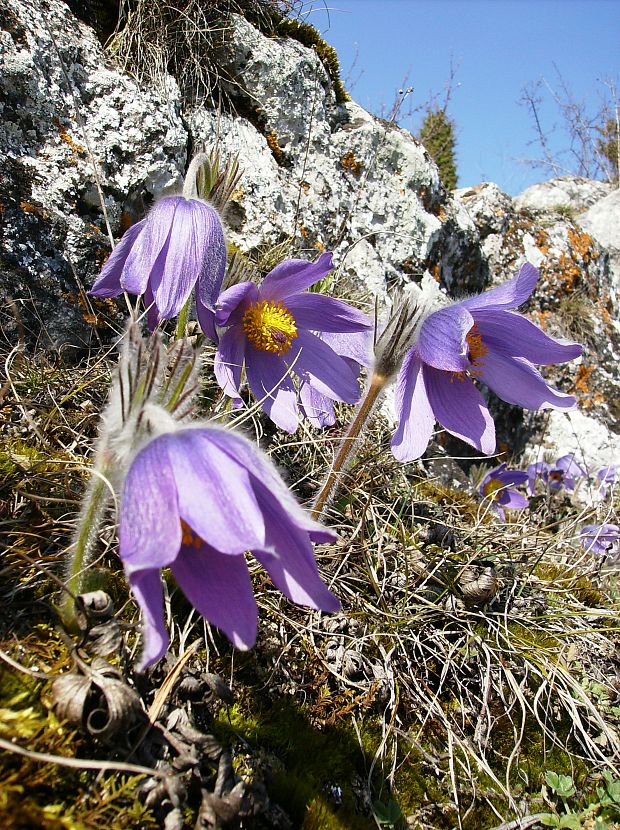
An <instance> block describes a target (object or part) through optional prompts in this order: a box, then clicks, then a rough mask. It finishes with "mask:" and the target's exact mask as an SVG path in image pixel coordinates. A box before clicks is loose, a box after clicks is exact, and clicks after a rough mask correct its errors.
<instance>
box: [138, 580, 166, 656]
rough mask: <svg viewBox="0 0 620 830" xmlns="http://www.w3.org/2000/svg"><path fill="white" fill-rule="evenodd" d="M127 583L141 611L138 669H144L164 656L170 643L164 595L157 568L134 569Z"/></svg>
mask: <svg viewBox="0 0 620 830" xmlns="http://www.w3.org/2000/svg"><path fill="white" fill-rule="evenodd" d="M129 583H130V585H131V590H132V592H133V595H134V597H135V598H136V602H137V603H138V605H139V606H140V610H141V611H142V636H143V639H144V643H143V647H142V654H141V655H140V662H139V664H138V671H144V669H145V668H147V666H150V665H152V664H153V663H156V662H157V661H158V660H159V659H160V658H161V657H163V656H164V654H165V653H166V651H167V650H168V644H169V643H170V640H169V638H168V632H167V631H166V626H165V623H164V596H163V590H162V586H161V576H160V574H159V568H152V569H151V568H149V569H147V570H144V571H136V572H135V573H133V574H132V575H131V576H130V577H129Z"/></svg>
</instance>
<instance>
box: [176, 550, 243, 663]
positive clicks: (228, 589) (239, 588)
mask: <svg viewBox="0 0 620 830" xmlns="http://www.w3.org/2000/svg"><path fill="white" fill-rule="evenodd" d="M172 573H173V574H174V578H175V579H176V581H177V582H178V583H179V586H180V587H181V590H182V591H183V593H184V594H185V596H186V597H187V599H188V600H189V601H190V602H191V604H192V605H193V606H194V608H195V609H196V610H197V611H199V612H200V613H201V614H202V616H203V617H204V618H205V619H207V620H208V621H209V622H210V623H211V624H212V625H214V626H216V627H217V628H219V629H220V630H221V631H223V632H224V634H225V635H226V636H227V637H228V639H229V640H230V641H231V643H232V644H233V645H234V646H235V647H236V648H239V649H243V650H246V649H248V648H252V646H253V645H254V643H255V642H256V627H257V622H258V610H257V607H256V600H255V599H254V593H253V591H252V581H251V579H250V574H249V572H248V568H247V565H246V563H245V557H244V555H243V554H239V555H238V556H230V555H228V554H226V553H220V552H219V551H217V550H215V549H214V548H212V547H210V546H209V545H207V544H205V543H204V542H203V543H202V544H201V545H200V547H199V548H194V547H192V546H188V545H183V546H182V547H181V551H180V553H179V556H178V558H177V559H176V561H175V563H174V565H173V566H172Z"/></svg>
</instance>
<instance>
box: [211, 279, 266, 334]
mask: <svg viewBox="0 0 620 830" xmlns="http://www.w3.org/2000/svg"><path fill="white" fill-rule="evenodd" d="M258 301H259V296H258V288H257V287H256V286H255V285H254V283H253V282H239V283H237V285H231V287H230V288H227V289H226V291H222V293H221V294H220V296H219V297H218V299H217V303H216V309H217V310H216V314H215V322H216V323H217V325H218V326H232V325H235V324H238V323H241V321H242V320H243V315H244V314H245V312H246V310H247V308H248V306H249V305H250V303H256V302H258Z"/></svg>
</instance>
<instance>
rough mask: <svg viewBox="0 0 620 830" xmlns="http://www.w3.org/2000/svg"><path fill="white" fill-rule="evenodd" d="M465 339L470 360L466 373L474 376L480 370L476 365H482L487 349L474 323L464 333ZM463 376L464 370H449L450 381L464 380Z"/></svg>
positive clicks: (464, 374) (464, 375)
mask: <svg viewBox="0 0 620 830" xmlns="http://www.w3.org/2000/svg"><path fill="white" fill-rule="evenodd" d="M465 340H466V341H467V346H468V356H469V360H470V362H471V367H470V368H469V369H468V370H467V375H469V376H470V377H474V378H475V377H477V375H479V374H480V370H479V369H478V368H477V367H480V366H482V362H483V358H484V357H485V356H486V355H488V353H489V349H488V346H486V345H485V344H484V343H483V342H482V336H481V335H480V332H479V331H478V326H477V325H476V324H475V323H474V325H473V326H472V327H471V328H470V330H469V331H468V332H467V334H466V335H465ZM465 377H466V373H465V372H451V373H450V383H454V381H455V380H465Z"/></svg>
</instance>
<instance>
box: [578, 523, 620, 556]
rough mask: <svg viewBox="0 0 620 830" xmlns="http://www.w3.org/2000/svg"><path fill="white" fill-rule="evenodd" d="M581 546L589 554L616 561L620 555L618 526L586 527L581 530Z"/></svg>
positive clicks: (619, 530)
mask: <svg viewBox="0 0 620 830" xmlns="http://www.w3.org/2000/svg"><path fill="white" fill-rule="evenodd" d="M580 535H581V544H582V546H583V548H584V549H585V550H587V551H588V552H589V553H594V554H596V555H597V556H604V557H605V558H606V559H607V560H609V561H614V560H615V559H617V558H618V556H619V555H620V527H618V525H608V524H605V525H586V526H585V527H583V528H582V529H581V534H580Z"/></svg>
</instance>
